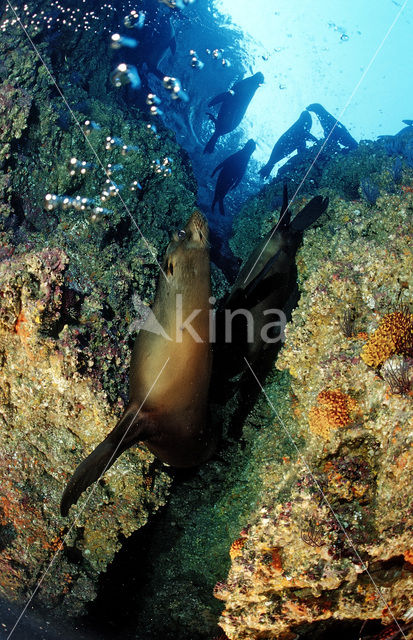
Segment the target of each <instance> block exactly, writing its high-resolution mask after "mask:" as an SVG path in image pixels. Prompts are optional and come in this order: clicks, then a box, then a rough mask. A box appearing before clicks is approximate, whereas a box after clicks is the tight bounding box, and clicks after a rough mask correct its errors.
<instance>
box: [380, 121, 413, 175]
mask: <svg viewBox="0 0 413 640" xmlns="http://www.w3.org/2000/svg"><path fill="white" fill-rule="evenodd" d="M402 122H403V123H404V124H407V127H403V129H400V131H398V132H397V133H396V134H394V136H391V135H382V136H378V137H379V138H380V140H383V142H384V144H385V145H386V149H387V152H388V153H390V154H391V155H397V154H401V155H402V156H403V157H404V158H405V159H406V160H407V163H408V165H409V166H413V120H402Z"/></svg>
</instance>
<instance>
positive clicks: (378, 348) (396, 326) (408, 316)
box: [360, 311, 413, 367]
mask: <svg viewBox="0 0 413 640" xmlns="http://www.w3.org/2000/svg"><path fill="white" fill-rule="evenodd" d="M412 353H413V313H409V312H408V311H394V312H393V313H388V314H387V315H385V316H384V317H383V318H382V320H381V322H380V325H379V327H378V328H377V329H376V331H375V332H374V333H373V334H372V335H371V336H370V338H369V341H368V342H367V344H365V345H364V347H363V348H362V350H361V354H360V355H361V358H362V360H364V362H365V363H366V364H367V365H369V366H370V367H378V366H380V365H381V364H383V363H384V362H385V361H386V360H387V359H388V358H390V357H391V356H393V355H395V354H398V355H406V356H408V355H411V354H412Z"/></svg>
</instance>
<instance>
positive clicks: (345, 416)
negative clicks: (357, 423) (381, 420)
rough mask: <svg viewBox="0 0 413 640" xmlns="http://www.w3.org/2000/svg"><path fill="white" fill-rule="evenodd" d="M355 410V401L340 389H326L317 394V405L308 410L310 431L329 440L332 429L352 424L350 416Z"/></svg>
mask: <svg viewBox="0 0 413 640" xmlns="http://www.w3.org/2000/svg"><path fill="white" fill-rule="evenodd" d="M356 408H357V403H356V401H355V400H354V399H353V398H350V396H348V395H347V394H345V393H343V392H342V391H340V389H331V390H329V389H326V390H324V391H322V392H321V393H319V394H318V396H317V405H316V406H315V407H312V409H310V412H309V414H308V421H309V424H310V429H311V431H312V432H313V433H315V434H316V435H319V436H322V437H323V438H325V439H326V440H330V432H331V430H332V429H338V428H339V427H345V426H347V425H348V424H350V423H351V422H352V419H351V416H350V414H351V412H353V411H354V410H355V409H356Z"/></svg>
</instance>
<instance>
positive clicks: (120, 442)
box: [60, 403, 148, 517]
mask: <svg viewBox="0 0 413 640" xmlns="http://www.w3.org/2000/svg"><path fill="white" fill-rule="evenodd" d="M147 425H148V419H147V417H145V414H143V413H140V412H139V410H138V408H137V406H136V405H135V404H133V403H132V404H129V405H128V406H127V407H126V410H125V412H124V414H123V416H122V417H121V419H120V420H119V422H118V423H117V425H116V426H115V428H114V429H113V430H112V431H111V432H110V433H109V435H108V436H107V437H106V438H105V439H104V440H103V442H101V443H100V444H99V445H98V446H97V447H96V449H94V450H93V451H92V453H91V454H90V455H88V457H87V458H85V460H83V462H81V463H80V464H79V466H78V467H77V469H76V470H75V472H74V474H73V475H72V477H71V478H70V480H69V482H68V483H67V486H66V488H65V490H64V492H63V496H62V500H61V502H60V513H61V514H62V516H63V517H65V516H67V514H68V512H69V509H70V507H71V506H72V504H76V502H77V501H78V499H79V497H80V496H81V494H82V493H83V492H84V491H85V489H87V488H88V487H90V485H91V484H93V483H94V482H95V481H96V480H98V479H99V478H100V477H101V476H102V475H103V474H104V473H106V471H107V470H108V469H109V468H110V467H111V466H112V464H113V463H114V462H115V460H116V459H117V458H118V457H119V456H120V455H121V453H123V452H124V451H125V450H126V449H129V447H131V446H132V445H133V444H136V442H138V441H139V440H144V439H145V433H144V430H145V426H147ZM146 437H147V435H146Z"/></svg>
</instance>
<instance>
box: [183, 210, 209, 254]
mask: <svg viewBox="0 0 413 640" xmlns="http://www.w3.org/2000/svg"><path fill="white" fill-rule="evenodd" d="M185 232H186V234H187V235H188V236H190V238H191V240H193V241H195V242H199V243H200V245H201V246H202V247H206V246H208V223H207V221H206V220H205V218H204V216H203V215H202V213H200V212H199V211H194V213H193V214H192V216H191V217H190V218H189V220H188V222H187V225H186V227H185Z"/></svg>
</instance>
